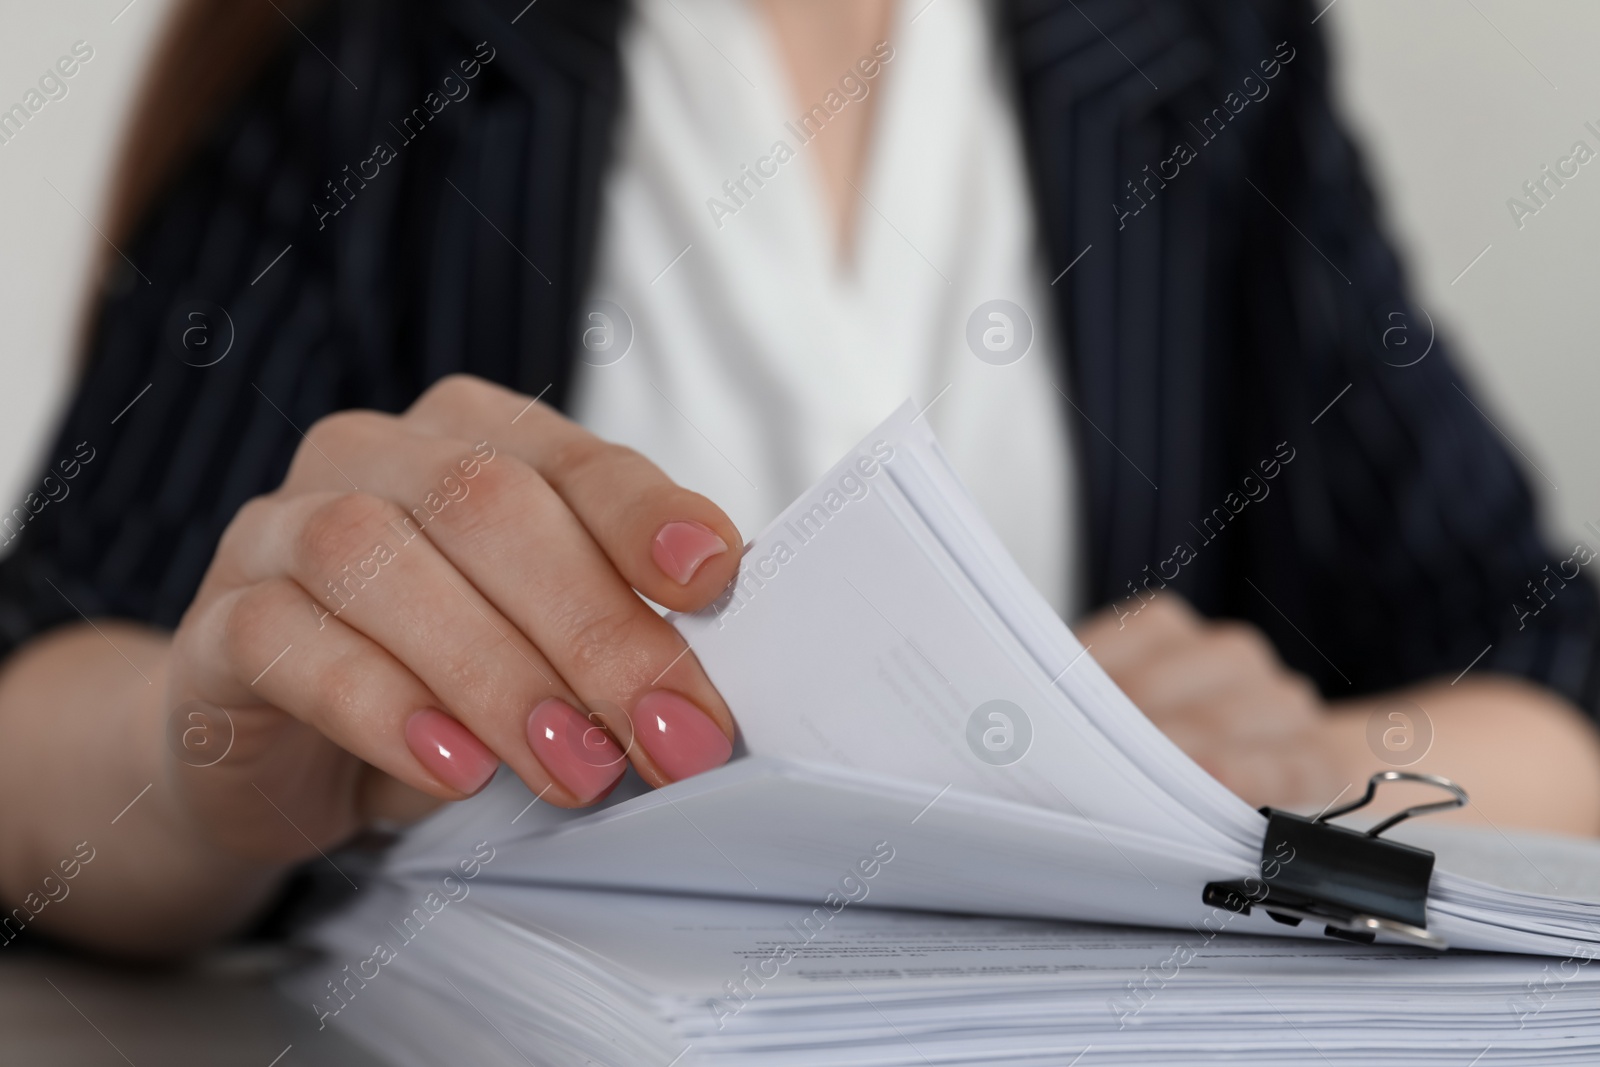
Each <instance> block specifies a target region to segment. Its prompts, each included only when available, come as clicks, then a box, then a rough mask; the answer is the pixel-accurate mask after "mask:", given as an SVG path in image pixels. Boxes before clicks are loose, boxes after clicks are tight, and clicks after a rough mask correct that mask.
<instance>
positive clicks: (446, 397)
mask: <svg viewBox="0 0 1600 1067" xmlns="http://www.w3.org/2000/svg"><path fill="white" fill-rule="evenodd" d="M495 390H496V386H493V385H491V384H489V383H488V382H486V381H484V380H483V379H482V378H478V377H475V376H474V375H471V374H447V375H445V376H444V377H443V378H440V379H439V380H438V381H436V382H434V383H433V384H432V385H430V386H428V388H426V389H424V390H423V391H422V395H421V396H419V397H417V399H416V402H415V403H413V404H412V405H411V407H410V409H409V410H410V411H412V412H426V411H435V410H440V409H443V410H451V411H454V410H459V409H461V408H466V407H471V406H473V405H476V404H479V403H482V402H483V400H484V399H486V398H487V397H489V396H491V395H493V393H494V392H495Z"/></svg>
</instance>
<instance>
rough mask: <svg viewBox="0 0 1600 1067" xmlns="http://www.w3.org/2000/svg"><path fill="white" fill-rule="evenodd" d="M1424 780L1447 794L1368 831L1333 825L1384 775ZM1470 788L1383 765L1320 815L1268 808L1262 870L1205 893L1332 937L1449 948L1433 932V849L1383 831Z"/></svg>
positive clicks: (1243, 910) (1445, 805)
mask: <svg viewBox="0 0 1600 1067" xmlns="http://www.w3.org/2000/svg"><path fill="white" fill-rule="evenodd" d="M1398 781H1410V782H1425V783H1427V784H1429V785H1436V786H1438V787H1439V788H1441V789H1446V790H1449V791H1450V792H1451V793H1452V794H1454V795H1453V796H1452V797H1451V798H1450V799H1449V800H1441V801H1438V802H1437V803H1433V804H1419V805H1418V806H1416V807H1414V808H1407V809H1406V810H1405V811H1402V812H1400V813H1398V814H1396V815H1391V816H1390V817H1389V818H1387V819H1385V820H1383V821H1382V822H1380V823H1379V824H1378V825H1376V826H1374V827H1373V828H1372V829H1370V830H1368V831H1367V832H1366V833H1361V832H1359V831H1356V830H1350V829H1346V828H1345V827H1343V826H1334V825H1333V824H1331V823H1329V822H1328V820H1329V819H1332V818H1335V817H1336V816H1339V815H1346V814H1348V813H1350V812H1352V811H1355V810H1356V809H1357V808H1361V807H1365V806H1366V805H1367V804H1370V803H1371V802H1372V797H1373V795H1374V794H1375V793H1376V792H1377V791H1378V783H1379V782H1398ZM1466 803H1467V794H1466V791H1465V790H1464V789H1462V788H1461V787H1460V786H1459V785H1457V784H1456V783H1454V782H1452V781H1451V780H1450V779H1448V778H1441V777H1440V776H1439V775H1436V774H1416V773H1412V772H1410V771H1381V772H1379V773H1377V774H1374V775H1373V776H1372V778H1371V780H1369V781H1368V782H1367V792H1366V795H1365V796H1363V797H1362V798H1361V799H1360V800H1357V801H1356V802H1355V803H1353V804H1346V805H1345V806H1344V807H1342V808H1335V809H1334V810H1333V811H1328V812H1324V813H1323V814H1321V815H1319V816H1317V817H1316V818H1314V819H1308V818H1306V817H1305V816H1303V815H1294V814H1291V813H1289V812H1286V811H1274V810H1273V809H1271V808H1262V809H1261V814H1263V815H1265V816H1266V817H1267V836H1266V837H1265V838H1264V839H1263V840H1262V842H1261V876H1260V877H1250V878H1246V879H1244V880H1243V881H1237V882H1211V883H1209V884H1208V885H1207V886H1206V887H1205V891H1204V892H1203V893H1202V894H1201V899H1202V900H1204V901H1205V902H1206V903H1207V904H1208V905H1211V906H1212V907H1220V908H1226V909H1227V910H1229V911H1232V912H1236V913H1238V914H1241V915H1248V914H1250V908H1251V907H1252V906H1253V905H1254V906H1259V907H1261V908H1262V909H1263V910H1265V911H1266V913H1267V914H1268V915H1269V916H1271V917H1272V918H1273V919H1275V920H1277V921H1278V922H1281V923H1285V924H1287V925H1289V926H1298V925H1300V922H1301V921H1302V920H1305V919H1309V920H1311V921H1312V922H1318V923H1322V924H1323V926H1324V931H1323V932H1324V933H1326V934H1327V935H1328V936H1329V937H1341V938H1344V939H1346V940H1349V941H1362V942H1366V943H1369V944H1370V943H1371V942H1372V941H1373V940H1374V939H1375V938H1376V937H1377V935H1378V934H1380V933H1381V934H1387V935H1389V936H1391V937H1394V938H1398V939H1399V940H1401V941H1405V942H1408V943H1410V944H1413V945H1422V946H1425V947H1427V948H1438V949H1442V948H1446V947H1448V946H1447V945H1446V944H1445V942H1444V939H1443V938H1441V937H1439V936H1438V935H1437V934H1432V933H1429V932H1428V914H1427V904H1428V879H1429V878H1430V877H1431V876H1432V874H1433V858H1434V857H1433V853H1432V852H1429V851H1428V850H1427V849H1422V848H1414V847H1413V846H1411V845H1404V844H1401V843H1400V842H1398V841H1388V840H1385V839H1384V838H1381V837H1379V836H1378V835H1379V834H1381V833H1383V831H1385V830H1387V829H1389V827H1391V826H1393V825H1395V824H1396V823H1398V822H1401V821H1403V820H1405V819H1409V818H1411V817H1412V816H1413V815H1423V814H1426V813H1427V812H1430V811H1444V810H1446V809H1449V808H1459V807H1461V806H1463V805H1464V804H1466Z"/></svg>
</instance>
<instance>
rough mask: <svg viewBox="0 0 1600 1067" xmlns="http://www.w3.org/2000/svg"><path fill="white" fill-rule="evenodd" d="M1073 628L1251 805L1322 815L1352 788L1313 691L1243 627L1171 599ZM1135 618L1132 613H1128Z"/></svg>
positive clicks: (1149, 711) (1138, 700)
mask: <svg viewBox="0 0 1600 1067" xmlns="http://www.w3.org/2000/svg"><path fill="white" fill-rule="evenodd" d="M1121 608H1122V610H1120V611H1119V610H1117V608H1115V607H1111V608H1106V609H1105V610H1103V611H1101V612H1099V613H1098V614H1096V615H1093V616H1090V617H1089V618H1087V619H1085V620H1083V621H1082V622H1081V623H1079V624H1078V626H1076V627H1074V630H1075V632H1076V633H1077V635H1078V639H1079V640H1081V641H1082V642H1083V643H1084V644H1085V645H1088V646H1090V647H1091V649H1092V651H1091V652H1090V655H1092V656H1093V657H1094V658H1095V660H1096V661H1097V662H1098V663H1099V664H1100V666H1102V667H1103V668H1105V671H1106V673H1107V674H1109V675H1111V678H1112V680H1113V681H1115V682H1116V683H1117V685H1119V686H1121V687H1122V690H1123V692H1125V693H1127V694H1128V696H1129V697H1130V698H1131V699H1132V700H1133V702H1134V703H1135V704H1137V705H1138V706H1139V708H1140V710H1142V711H1143V712H1144V713H1145V714H1146V715H1147V716H1149V718H1150V720H1151V721H1152V722H1154V723H1155V724H1156V725H1157V726H1159V727H1160V728H1161V731H1162V732H1163V733H1165V734H1166V735H1167V736H1168V737H1170V738H1171V739H1172V740H1173V741H1174V742H1176V743H1177V744H1178V746H1179V747H1180V748H1182V749H1183V750H1184V751H1185V752H1187V753H1188V754H1189V756H1190V757H1191V758H1192V759H1194V761H1195V762H1196V763H1198V764H1200V766H1202V767H1204V768H1205V769H1206V770H1207V771H1209V772H1210V773H1211V774H1212V776H1214V777H1215V778H1217V779H1218V780H1219V781H1221V782H1222V783H1223V784H1224V785H1226V786H1227V787H1228V788H1229V789H1232V790H1233V791H1234V792H1235V793H1237V794H1238V795H1239V796H1241V797H1243V798H1244V799H1245V800H1246V801H1248V802H1249V803H1251V804H1253V805H1257V806H1259V805H1263V804H1270V805H1272V806H1274V807H1287V808H1304V807H1308V806H1309V807H1311V808H1313V809H1315V808H1320V807H1323V806H1324V805H1326V804H1328V803H1329V802H1331V801H1332V800H1333V799H1334V797H1335V796H1337V795H1338V793H1339V791H1340V789H1341V788H1342V787H1344V786H1346V785H1347V783H1348V782H1349V781H1350V777H1349V774H1348V773H1347V772H1346V771H1344V770H1343V769H1341V767H1340V766H1339V765H1338V760H1337V757H1336V753H1337V752H1338V751H1340V750H1341V749H1340V746H1338V745H1334V744H1332V743H1330V741H1331V738H1330V737H1329V736H1328V729H1329V724H1330V723H1331V721H1332V718H1333V716H1332V715H1331V714H1330V713H1329V711H1328V708H1327V705H1326V704H1325V703H1324V702H1323V700H1322V697H1321V696H1320V695H1319V694H1318V692H1317V690H1316V689H1315V687H1313V686H1312V684H1311V682H1310V681H1308V680H1307V679H1306V678H1305V677H1304V676H1303V675H1299V674H1296V673H1295V672H1293V671H1291V670H1290V669H1289V668H1288V667H1287V666H1285V665H1284V663H1283V661H1282V660H1280V659H1279V658H1278V655H1277V652H1276V651H1275V650H1274V649H1273V647H1272V644H1271V642H1269V641H1268V640H1267V638H1266V636H1265V635H1263V634H1262V633H1261V631H1259V630H1257V629H1256V628H1255V627H1253V626H1251V625H1249V624H1247V623H1242V622H1232V621H1229V622H1212V621H1211V620H1209V619H1205V618H1202V617H1201V616H1200V615H1199V614H1197V613H1196V612H1195V610H1194V609H1193V608H1191V607H1190V606H1189V603H1188V601H1186V600H1184V599H1183V598H1182V597H1181V596H1179V595H1177V594H1176V593H1173V592H1171V591H1166V592H1162V593H1160V594H1157V596H1156V597H1155V599H1154V600H1147V601H1142V602H1141V603H1139V604H1138V605H1137V606H1135V604H1134V602H1132V601H1130V602H1128V604H1126V605H1121ZM1130 609H1131V610H1130Z"/></svg>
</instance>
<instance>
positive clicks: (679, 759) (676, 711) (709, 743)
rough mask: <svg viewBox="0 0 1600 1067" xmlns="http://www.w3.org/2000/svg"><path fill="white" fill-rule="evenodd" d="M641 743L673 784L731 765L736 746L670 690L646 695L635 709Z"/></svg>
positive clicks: (690, 705)
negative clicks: (729, 759)
mask: <svg viewBox="0 0 1600 1067" xmlns="http://www.w3.org/2000/svg"><path fill="white" fill-rule="evenodd" d="M633 728H634V729H635V730H637V731H638V732H639V743H640V744H641V745H643V746H644V750H645V751H646V752H648V753H649V754H650V759H651V760H652V761H654V763H655V765H656V766H657V767H660V768H661V773H663V774H665V775H666V776H667V777H668V778H671V779H672V780H673V781H675V782H676V781H680V780H682V779H684V778H689V777H692V776H694V775H696V774H699V773H700V772H701V771H709V770H710V769H711V768H713V767H720V766H722V765H723V764H724V763H726V762H728V757H729V756H730V755H732V754H733V745H732V744H731V743H730V742H729V741H728V738H727V735H726V734H724V733H723V732H722V730H721V729H719V728H718V727H717V724H716V723H714V722H712V721H711V717H710V716H709V715H707V714H706V713H705V712H703V711H701V710H700V709H699V708H697V707H695V706H694V705H693V704H691V703H690V702H689V701H688V700H687V699H686V698H684V697H681V696H679V695H678V694H677V693H674V692H672V691H671V690H670V689H657V690H654V691H653V692H649V693H646V694H645V695H644V696H643V697H641V698H640V700H639V703H637V704H635V705H634V707H633Z"/></svg>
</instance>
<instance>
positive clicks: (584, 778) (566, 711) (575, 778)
mask: <svg viewBox="0 0 1600 1067" xmlns="http://www.w3.org/2000/svg"><path fill="white" fill-rule="evenodd" d="M528 747H529V748H531V749H533V754H534V755H535V756H537V757H538V758H539V762H540V763H541V764H543V766H544V769H545V770H547V771H549V772H550V774H551V776H552V777H554V778H555V780H556V781H558V782H560V783H561V784H562V785H564V786H566V788H567V792H569V793H571V794H572V795H573V796H574V797H576V798H577V800H578V803H580V804H587V803H589V802H590V801H591V800H596V799H598V798H599V797H600V795H601V794H602V793H605V792H608V791H609V790H610V788H611V787H612V786H614V785H616V784H617V780H618V779H620V778H621V777H622V775H623V772H625V771H626V770H627V769H628V767H627V763H626V762H625V761H624V759H623V754H622V749H620V748H618V747H617V743H616V742H615V741H613V740H611V735H610V734H608V733H606V732H605V730H604V729H602V728H601V727H600V726H598V725H597V724H595V723H592V722H590V721H589V720H588V719H586V718H584V717H583V716H582V715H581V714H579V713H578V710H577V709H576V708H574V707H573V706H572V705H571V704H568V703H566V702H565V701H562V700H556V699H554V698H551V699H549V700H545V701H541V702H540V703H539V706H538V707H536V708H534V709H533V712H532V714H530V715H529V716H528Z"/></svg>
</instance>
